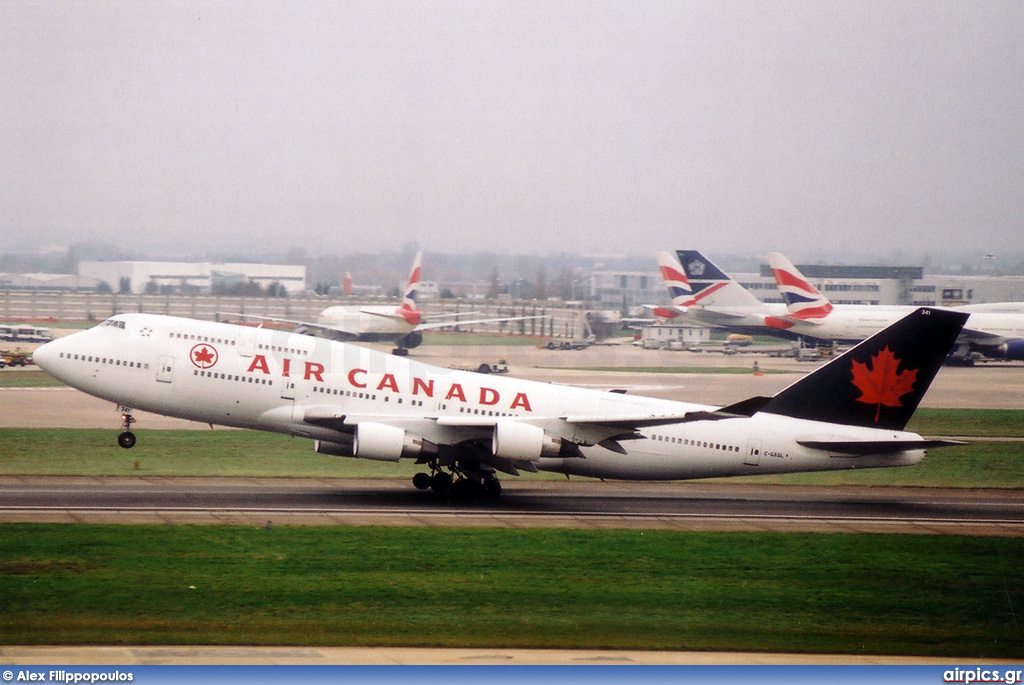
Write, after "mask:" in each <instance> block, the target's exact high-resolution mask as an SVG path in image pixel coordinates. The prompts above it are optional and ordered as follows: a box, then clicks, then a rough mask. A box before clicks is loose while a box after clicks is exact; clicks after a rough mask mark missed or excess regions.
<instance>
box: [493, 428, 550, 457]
mask: <svg viewBox="0 0 1024 685" xmlns="http://www.w3.org/2000/svg"><path fill="white" fill-rule="evenodd" d="M561 451H562V440H561V439H560V438H553V437H551V436H550V435H548V434H546V433H545V432H544V429H543V428H538V427H537V426H531V425H530V424H528V423H519V422H518V421H499V422H498V423H496V424H495V425H494V436H493V437H492V438H491V452H492V453H493V454H494V456H496V457H501V458H503V459H526V460H529V461H533V460H534V459H540V458H541V457H557V456H558V455H559V453H560V452H561Z"/></svg>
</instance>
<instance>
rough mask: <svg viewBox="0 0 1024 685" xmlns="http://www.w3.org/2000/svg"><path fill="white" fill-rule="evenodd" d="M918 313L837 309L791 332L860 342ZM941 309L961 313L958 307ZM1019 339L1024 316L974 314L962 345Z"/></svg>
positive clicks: (896, 307)
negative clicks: (909, 315)
mask: <svg viewBox="0 0 1024 685" xmlns="http://www.w3.org/2000/svg"><path fill="white" fill-rule="evenodd" d="M915 309H916V307H912V306H905V305H871V304H863V305H861V304H845V305H833V309H832V311H831V312H829V313H828V315H827V316H825V317H823V318H821V319H815V320H814V321H807V322H796V323H794V324H793V325H792V326H791V327H790V328H789V329H788V330H789V331H790V332H791V333H795V334H797V335H805V336H810V337H815V338H821V339H824V340H841V341H844V342H860V341H861V340H865V339H867V338H869V337H871V336H872V335H874V334H875V333H877V332H878V331H880V330H882V329H883V328H885V327H886V326H889V325H891V324H892V323H894V322H895V321H898V320H899V319H901V318H903V317H904V316H906V315H907V314H909V313H910V312H912V311H914V310H915ZM937 309H948V310H950V311H958V309H957V308H956V307H937ZM1016 338H1024V314H1020V313H1012V312H1005V311H999V312H991V311H972V312H971V314H970V318H969V319H967V323H966V324H965V325H964V328H963V331H962V332H961V333H960V337H959V339H958V342H961V343H967V342H973V343H975V344H977V345H988V346H994V345H999V344H1001V343H1003V342H1005V341H1006V340H1012V339H1016Z"/></svg>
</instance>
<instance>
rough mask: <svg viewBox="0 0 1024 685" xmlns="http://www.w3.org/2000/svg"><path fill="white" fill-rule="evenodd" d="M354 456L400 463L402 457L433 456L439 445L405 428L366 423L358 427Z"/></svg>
mask: <svg viewBox="0 0 1024 685" xmlns="http://www.w3.org/2000/svg"><path fill="white" fill-rule="evenodd" d="M352 451H353V454H354V456H356V457H358V458H360V459H373V460H376V461H398V460H399V459H401V458H402V457H418V456H421V455H427V456H433V455H436V454H437V445H435V444H434V443H432V442H430V441H428V440H424V439H423V438H421V437H420V436H418V435H409V434H407V433H406V431H405V429H404V428H398V427H397V426H391V425H388V424H386V423H372V422H365V423H360V424H358V425H357V426H356V435H355V440H354V444H353V450H352Z"/></svg>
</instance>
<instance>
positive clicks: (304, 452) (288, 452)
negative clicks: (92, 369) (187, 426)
mask: <svg viewBox="0 0 1024 685" xmlns="http://www.w3.org/2000/svg"><path fill="white" fill-rule="evenodd" d="M117 432H118V431H117V429H116V428H115V427H114V426H111V429H110V430H102V429H85V430H70V429H58V428H42V429H33V428H11V429H0V445H3V452H2V458H0V475H47V476H54V475H74V476H251V477H310V478H340V477H345V478H397V477H401V478H412V475H413V474H414V473H415V472H416V471H417V470H420V469H421V467H417V466H416V465H415V464H413V463H412V462H411V461H405V462H402V463H400V464H385V463H382V462H375V461H367V460H364V459H347V458H343V457H333V456H329V455H323V454H317V453H315V452H314V451H313V441H312V440H305V439H301V438H290V437H287V436H284V435H279V434H276V433H259V432H255V431H238V430H220V429H219V430H212V431H202V430H200V431H195V430H168V431H158V430H138V431H135V434H136V436H138V444H136V446H135V447H134V448H133V449H131V450H125V449H121V448H120V447H118V446H117V444H116V442H115V438H116V437H117Z"/></svg>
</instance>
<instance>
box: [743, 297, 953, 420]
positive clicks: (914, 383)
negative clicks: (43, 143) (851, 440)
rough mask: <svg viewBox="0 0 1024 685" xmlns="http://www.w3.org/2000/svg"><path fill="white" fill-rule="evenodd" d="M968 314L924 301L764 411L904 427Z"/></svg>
mask: <svg viewBox="0 0 1024 685" xmlns="http://www.w3.org/2000/svg"><path fill="white" fill-rule="evenodd" d="M968 316H970V315H969V314H964V313H961V312H953V311H945V310H940V309H929V308H926V307H921V308H920V309H917V310H915V311H913V312H911V313H910V314H908V315H907V316H905V317H903V318H902V319H900V320H899V321H897V322H895V323H893V324H892V325H890V326H889V327H888V328H885V329H883V330H881V331H879V332H878V333H876V334H875V335H873V336H871V337H870V338H868V339H867V340H865V341H864V342H862V343H860V344H859V345H857V346H856V347H854V348H852V349H850V350H848V351H847V352H845V353H844V354H842V355H840V356H838V357H836V358H835V359H833V360H832V361H830V362H829V363H827V364H825V365H824V366H822V367H820V368H818V369H816V370H815V371H812V372H811V373H810V374H808V375H806V376H804V377H803V378H801V379H800V380H798V381H797V382H796V383H793V384H792V385H790V386H789V387H787V388H785V389H784V390H782V391H781V392H780V393H778V394H777V395H775V396H774V397H772V398H771V400H770V401H769V402H768V403H767V404H766V405H765V406H764V407H763V408H762V409H761V411H763V412H767V413H770V414H780V415H782V416H791V417H794V418H799V419H809V420H813V421H826V422H829V423H839V424H846V425H852V426H862V427H865V428H884V429H887V430H903V429H904V428H905V427H906V425H907V422H908V421H910V417H911V416H912V415H913V413H914V411H915V410H916V409H917V406H918V404H919V403H920V402H921V398H922V397H924V393H925V391H926V390H927V389H928V386H929V385H930V384H931V382H932V379H934V378H935V374H936V373H938V371H939V368H940V367H941V366H942V362H943V361H944V360H945V358H946V355H947V354H948V353H949V350H950V348H952V346H953V344H954V343H955V341H956V338H957V336H958V335H960V329H961V328H963V326H964V323H966V321H967V318H968Z"/></svg>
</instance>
